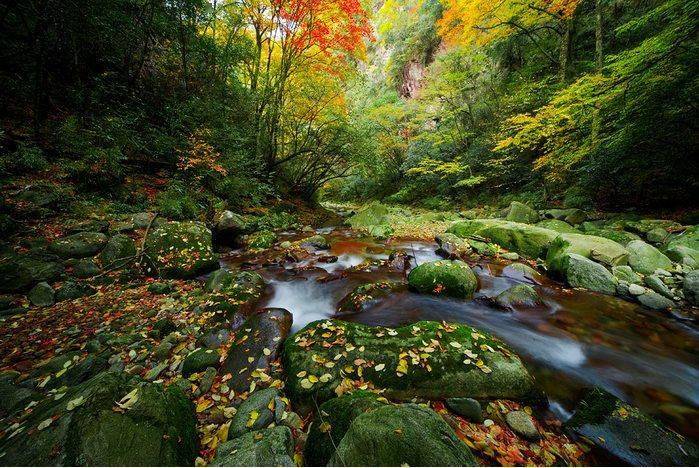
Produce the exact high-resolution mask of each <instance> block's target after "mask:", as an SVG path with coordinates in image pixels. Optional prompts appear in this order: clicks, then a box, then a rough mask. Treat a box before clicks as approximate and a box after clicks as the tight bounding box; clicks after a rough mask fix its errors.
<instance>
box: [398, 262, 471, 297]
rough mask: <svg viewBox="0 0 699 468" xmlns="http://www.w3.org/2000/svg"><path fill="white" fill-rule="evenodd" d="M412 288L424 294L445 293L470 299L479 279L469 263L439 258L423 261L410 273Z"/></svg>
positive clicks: (409, 282) (409, 280)
mask: <svg viewBox="0 0 699 468" xmlns="http://www.w3.org/2000/svg"><path fill="white" fill-rule="evenodd" d="M408 284H409V285H410V288H411V289H413V290H415V291H417V292H419V293H423V294H444V295H447V296H451V297H456V298H460V299H469V298H471V297H473V293H474V292H475V291H476V289H477V288H478V279H477V278H476V275H475V274H474V273H473V270H471V267H469V266H468V264H467V263H464V262H462V261H460V260H438V261H436V262H428V263H423V264H421V265H419V266H417V267H416V268H414V269H413V270H411V271H410V274H409V275H408Z"/></svg>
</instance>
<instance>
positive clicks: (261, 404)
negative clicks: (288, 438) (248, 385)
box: [228, 388, 285, 437]
mask: <svg viewBox="0 0 699 468" xmlns="http://www.w3.org/2000/svg"><path fill="white" fill-rule="evenodd" d="M284 408H285V405H284V402H283V401H282V400H281V395H280V394H279V390H277V389H276V388H265V389H263V390H257V391H256V392H253V393H251V394H250V395H248V397H247V399H246V400H245V401H244V402H243V403H242V404H241V405H240V406H239V407H238V411H237V412H236V413H235V415H233V419H232V420H231V425H230V428H229V430H228V431H229V434H230V437H240V436H241V435H243V434H245V433H246V432H250V431H257V430H260V429H263V428H265V427H267V426H269V425H270V424H272V423H273V422H274V421H275V414H276V413H280V414H281V413H283V412H284Z"/></svg>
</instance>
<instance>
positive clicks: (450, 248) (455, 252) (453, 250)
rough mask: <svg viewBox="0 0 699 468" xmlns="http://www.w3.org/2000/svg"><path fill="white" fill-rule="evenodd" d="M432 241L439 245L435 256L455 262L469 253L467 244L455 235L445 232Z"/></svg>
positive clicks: (469, 247) (469, 248) (469, 249)
mask: <svg viewBox="0 0 699 468" xmlns="http://www.w3.org/2000/svg"><path fill="white" fill-rule="evenodd" d="M434 240H435V241H436V242H437V244H438V245H439V249H437V255H440V256H442V257H444V258H449V259H452V260H455V259H459V258H464V257H465V256H467V255H468V254H469V253H470V252H471V246H470V245H469V243H468V242H467V241H466V240H464V239H462V238H460V237H459V236H457V235H456V234H451V233H449V232H445V233H444V234H440V235H438V236H435V238H434Z"/></svg>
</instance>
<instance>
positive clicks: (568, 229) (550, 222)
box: [536, 219, 582, 234]
mask: <svg viewBox="0 0 699 468" xmlns="http://www.w3.org/2000/svg"><path fill="white" fill-rule="evenodd" d="M536 225H537V226H538V227H541V228H545V229H551V230H552V231H556V232H560V233H562V234H582V233H581V232H580V231H579V230H577V229H575V228H574V227H573V226H571V225H570V224H568V223H566V222H565V221H560V220H558V219H545V220H543V221H539V222H538V223H536Z"/></svg>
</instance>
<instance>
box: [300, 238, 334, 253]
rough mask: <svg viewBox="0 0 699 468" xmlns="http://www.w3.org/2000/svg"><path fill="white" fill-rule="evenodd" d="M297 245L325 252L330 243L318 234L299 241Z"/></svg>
mask: <svg viewBox="0 0 699 468" xmlns="http://www.w3.org/2000/svg"><path fill="white" fill-rule="evenodd" d="M298 243H299V245H301V246H303V247H313V248H315V249H320V250H327V249H329V248H330V242H328V240H327V239H326V238H325V237H323V236H321V235H320V234H317V235H315V236H311V237H306V238H305V239H301V240H300V241H298Z"/></svg>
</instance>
